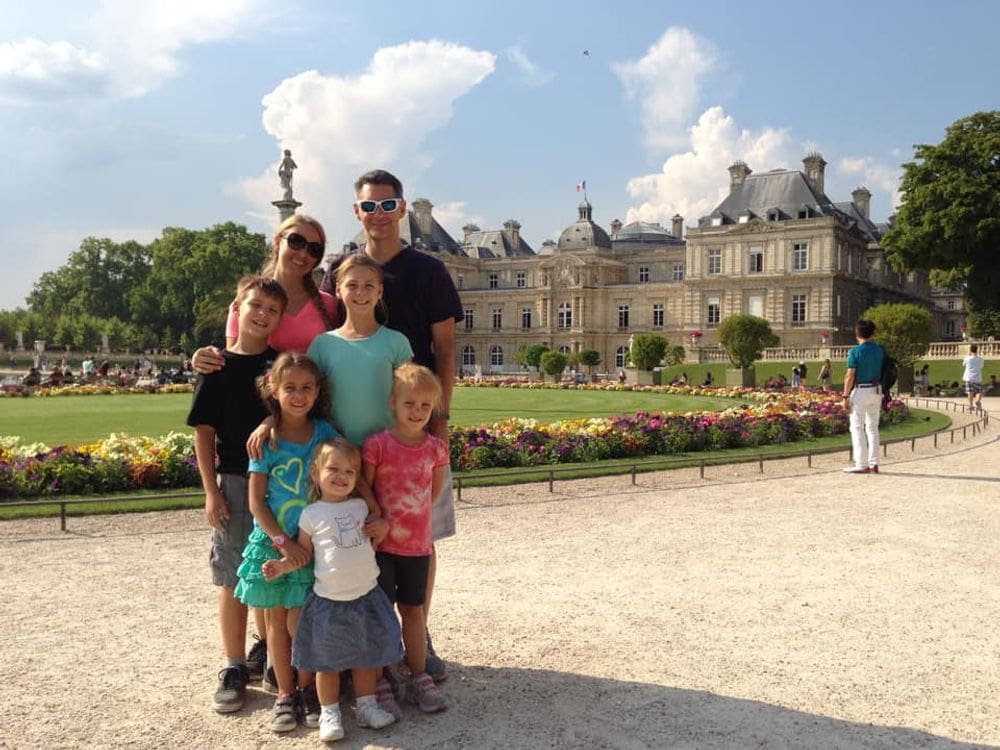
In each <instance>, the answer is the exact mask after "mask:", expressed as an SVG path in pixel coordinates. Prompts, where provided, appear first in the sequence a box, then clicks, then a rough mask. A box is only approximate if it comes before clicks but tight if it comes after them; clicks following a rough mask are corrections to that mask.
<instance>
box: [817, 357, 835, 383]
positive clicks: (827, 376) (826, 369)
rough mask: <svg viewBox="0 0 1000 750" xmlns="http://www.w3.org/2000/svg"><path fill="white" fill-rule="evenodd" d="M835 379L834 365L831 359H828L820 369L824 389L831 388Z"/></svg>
mask: <svg viewBox="0 0 1000 750" xmlns="http://www.w3.org/2000/svg"><path fill="white" fill-rule="evenodd" d="M832 379H833V367H832V366H831V365H830V360H829V359H827V360H825V361H824V362H823V366H822V367H821V368H820V371H819V384H820V385H821V386H823V390H824V391H829V390H830V381H831V380H832Z"/></svg>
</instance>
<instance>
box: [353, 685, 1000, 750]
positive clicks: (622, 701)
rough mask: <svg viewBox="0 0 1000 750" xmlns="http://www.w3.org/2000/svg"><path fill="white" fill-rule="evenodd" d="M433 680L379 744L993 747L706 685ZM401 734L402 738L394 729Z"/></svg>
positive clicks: (822, 749)
mask: <svg viewBox="0 0 1000 750" xmlns="http://www.w3.org/2000/svg"><path fill="white" fill-rule="evenodd" d="M443 687H444V688H445V690H446V692H447V693H448V694H449V697H450V700H451V707H450V708H449V709H448V711H447V712H446V713H447V716H445V715H441V716H432V717H424V716H419V715H416V716H415V715H414V714H416V713H417V712H415V711H414V710H413V709H405V710H406V711H407V713H406V716H405V717H404V720H403V723H401V724H400V725H399V727H398V728H397V729H396V731H394V732H390V733H389V735H388V737H387V738H386V740H385V741H387V742H388V743H389V744H390V745H393V746H396V745H397V743H399V744H398V746H401V747H406V748H411V747H413V748H416V747H420V748H456V749H457V748H505V749H507V750H509V749H510V748H539V747H546V748H567V750H568V749H569V748H573V749H590V748H616V749H617V748H623V749H625V750H630V749H632V748H635V749H637V750H638V749H639V748H685V749H687V748H690V749H691V750H695V749H697V750H714V749H716V748H718V749H721V748H726V749H727V750H729V749H731V748H732V749H742V748H769V749H773V748H796V749H798V748H809V749H810V750H834V749H835V748H836V749H838V750H840V749H843V748H879V749H881V748H892V749H897V748H898V750H904V749H905V750H917V749H919V748H934V750H959V749H960V748H969V749H970V750H971V748H981V749H984V750H985V749H986V748H991V747H992V748H995V747H997V746H991V745H983V744H975V743H967V742H959V741H956V740H953V739H950V738H948V737H942V736H938V735H934V734H930V733H928V732H923V731H920V730H917V729H910V728H907V727H893V726H878V725H873V724H864V723H857V722H852V721H844V720H840V719H835V718H830V717H828V716H818V715H814V714H809V713H803V712H801V711H796V710H792V709H788V708H783V707H781V706H774V705H769V704H767V703H761V702H759V701H754V700H744V699H740V698H732V697H727V696H724V695H716V694H713V693H709V692H703V691H697V690H680V689H676V688H670V687H663V686H660V685H649V684H643V683H637V682H628V681H618V680H610V679H602V678H596V677H587V676H581V675H572V674H565V673H558V672H547V671H536V670H524V669H495V668H488V667H472V666H469V667H456V668H455V669H454V671H453V672H452V676H451V678H450V679H449V680H448V681H447V682H446V683H445V684H444V685H443ZM983 709H984V710H986V707H985V706H984V707H983ZM491 718H493V719H494V720H493V721H491ZM413 719H416V720H417V721H418V722H419V723H420V725H421V727H420V731H419V732H415V733H414V734H412V735H410V732H409V731H407V729H408V728H407V727H406V725H407V724H408V723H410V722H412V720H413ZM404 733H405V734H407V735H410V737H412V739H406V740H405V741H404V738H403V737H402V736H398V735H402V734H404ZM352 734H353V733H352ZM355 736H356V735H355Z"/></svg>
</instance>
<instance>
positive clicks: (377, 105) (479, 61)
mask: <svg viewBox="0 0 1000 750" xmlns="http://www.w3.org/2000/svg"><path fill="white" fill-rule="evenodd" d="M495 66H496V56H495V55H493V54H492V53H490V52H484V51H477V50H473V49H470V48H468V47H463V46H460V45H457V44H450V43H446V42H442V41H436V40H432V41H411V42H407V43H406V44H401V45H398V46H395V47H386V48H383V49H380V50H378V51H377V52H376V53H375V54H374V55H373V57H372V59H371V62H370V64H369V65H368V67H367V69H366V70H364V71H362V72H360V73H357V74H355V75H348V76H339V75H323V74H321V73H319V72H318V71H315V70H309V71H306V72H304V73H300V74H299V75H296V76H293V77H292V78H286V79H285V80H284V81H282V82H281V83H279V84H278V85H277V87H275V89H274V90H273V91H271V92H270V93H269V94H267V95H266V96H265V97H264V99H263V105H264V114H263V122H264V129H265V130H266V131H267V132H268V133H270V134H271V135H273V136H274V137H275V139H276V140H277V141H278V144H277V145H278V147H279V148H280V149H284V148H289V149H291V150H292V154H293V156H294V158H295V161H296V163H297V164H298V165H299V169H298V170H297V171H296V172H295V177H294V182H293V186H294V190H295V197H296V199H298V200H300V201H303V203H304V204H305V205H304V207H303V210H304V211H306V212H308V213H313V214H316V215H318V216H322V217H323V220H324V224H325V228H326V230H327V235H328V236H330V237H331V238H338V237H348V236H351V235H353V234H354V232H355V231H356V229H357V226H356V222H355V219H354V217H353V214H352V213H351V209H350V204H351V201H352V200H353V190H352V184H353V182H354V180H355V179H356V178H357V176H358V175H359V174H361V173H362V172H364V171H367V170H369V169H374V168H378V167H382V168H386V169H389V170H391V171H392V172H393V173H394V174H396V175H397V176H399V178H400V179H401V180H402V181H403V184H404V187H406V186H407V185H409V186H410V189H408V190H407V197H408V198H410V199H413V198H414V197H416V196H415V195H414V194H413V192H412V187H413V184H412V183H413V180H414V177H415V176H416V175H418V174H419V173H420V172H421V171H423V170H424V169H426V167H427V166H428V165H429V164H431V163H432V161H433V156H432V155H430V154H427V153H424V151H423V150H422V149H423V144H424V141H425V139H426V138H427V136H428V135H429V134H430V133H432V132H434V131H436V130H439V129H440V128H442V127H444V126H445V125H446V124H447V123H448V122H449V121H450V120H451V118H452V116H453V114H454V104H455V101H456V100H457V99H459V98H461V97H462V96H464V95H465V94H467V93H469V91H471V90H472V89H473V88H474V87H475V86H477V85H478V84H479V83H480V82H482V81H483V80H484V79H485V78H486V77H487V76H489V75H490V74H491V73H492V72H493V71H494V69H495ZM276 170H277V162H275V164H274V166H272V167H271V168H269V169H268V170H267V171H266V172H264V173H263V174H262V175H260V176H259V177H255V178H250V179H247V180H244V181H243V182H242V183H241V185H240V189H241V190H242V192H243V193H244V195H245V196H247V198H249V199H250V201H251V203H252V204H253V206H254V210H255V211H261V210H265V211H266V210H268V209H267V208H266V207H267V205H268V203H270V201H272V200H275V199H277V198H279V197H280V195H279V192H280V191H279V189H278V187H279V186H278V178H277V174H276ZM327 223H328V224H327Z"/></svg>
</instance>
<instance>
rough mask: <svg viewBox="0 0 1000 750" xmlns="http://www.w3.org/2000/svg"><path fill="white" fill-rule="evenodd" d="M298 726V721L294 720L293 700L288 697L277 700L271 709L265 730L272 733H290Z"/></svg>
mask: <svg viewBox="0 0 1000 750" xmlns="http://www.w3.org/2000/svg"><path fill="white" fill-rule="evenodd" d="M298 725H299V722H298V719H296V718H295V698H293V697H292V696H290V695H289V696H285V697H284V698H278V699H277V700H276V701H275V702H274V708H272V709H271V718H270V720H269V721H268V722H267V728H268V729H270V730H271V731H272V732H290V731H292V730H293V729H295V727H297V726H298Z"/></svg>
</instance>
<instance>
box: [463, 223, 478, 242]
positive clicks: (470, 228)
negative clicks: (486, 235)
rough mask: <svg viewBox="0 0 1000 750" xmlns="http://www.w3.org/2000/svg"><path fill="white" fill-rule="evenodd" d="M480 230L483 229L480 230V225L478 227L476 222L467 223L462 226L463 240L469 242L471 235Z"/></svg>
mask: <svg viewBox="0 0 1000 750" xmlns="http://www.w3.org/2000/svg"><path fill="white" fill-rule="evenodd" d="M479 231H482V230H480V229H479V227H477V226H476V225H475V224H466V225H465V226H464V227H462V241H463V242H468V241H469V235H470V234H473V233H475V232H479Z"/></svg>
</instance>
